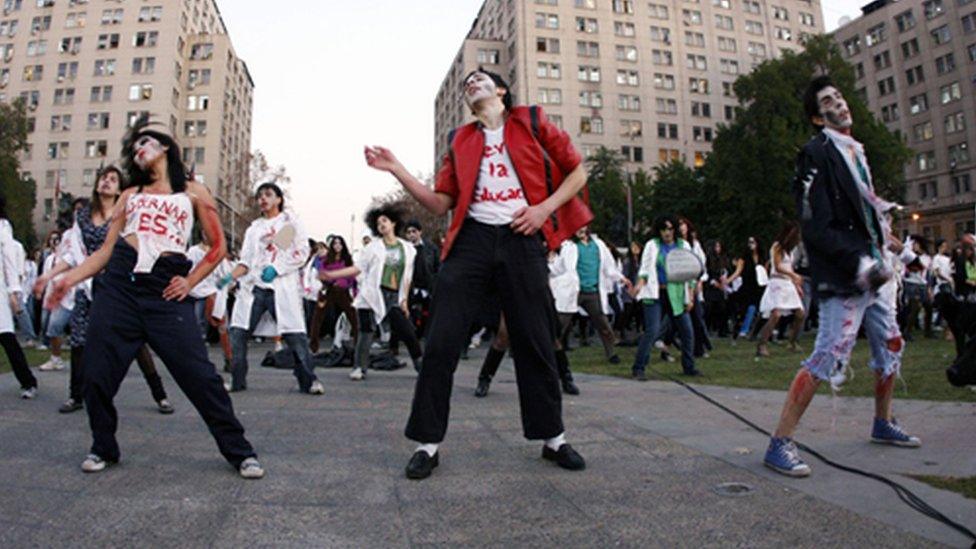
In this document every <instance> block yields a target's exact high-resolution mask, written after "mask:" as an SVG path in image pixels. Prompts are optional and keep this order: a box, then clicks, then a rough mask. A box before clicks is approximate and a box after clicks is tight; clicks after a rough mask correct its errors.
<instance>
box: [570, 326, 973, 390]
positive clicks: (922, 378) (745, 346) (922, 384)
mask: <svg viewBox="0 0 976 549" xmlns="http://www.w3.org/2000/svg"><path fill="white" fill-rule="evenodd" d="M813 338H814V335H813V334H812V333H810V334H805V335H804V336H803V337H802V338H801V339H800V346H801V347H802V348H803V351H802V352H799V353H792V352H790V351H789V350H787V348H786V346H785V345H775V344H773V345H770V346H769V350H770V353H772V356H771V357H769V358H764V359H761V360H759V361H756V360H755V358H754V356H755V352H756V346H755V343H752V342H749V341H739V342H738V343H737V344H736V345H732V342H731V340H729V339H715V340H713V344H714V346H715V349H714V350H713V351H712V353H711V356H710V357H709V358H706V359H699V360H697V361H696V365H697V366H698V369H699V370H701V371H702V373H703V374H704V375H703V376H702V377H697V378H690V379H693V380H694V382H695V383H698V384H703V385H724V386H728V387H745V388H755V389H777V390H783V391H785V390H786V388H787V387H788V386H789V384H790V381H791V380H792V379H793V376H794V375H795V374H796V370H797V368H798V367H799V365H800V361H801V360H803V359H804V358H806V356H807V354H808V353H809V352H810V349H811V348H812V347H813ZM636 351H637V348H636V347H619V348H618V349H617V352H618V354H619V355H620V359H621V362H620V364H617V365H613V364H609V363H608V362H607V361H606V359H604V357H603V348H602V346H601V345H600V342H599V339H597V338H592V341H591V344H590V346H589V347H579V348H577V349H575V350H573V351H571V352H570V353H569V361H570V365H571V367H572V369H573V371H574V372H585V373H590V374H602V375H609V376H617V377H626V378H629V377H630V367H631V364H633V361H634V354H635V353H636ZM672 354H673V355H674V357H675V358H676V359H677V358H679V355H678V353H677V351H676V350H672ZM659 355H660V353H659V352H656V351H655V352H653V353H652V355H651V363H650V368H653V369H655V370H658V371H660V372H663V373H666V374H670V375H677V374H679V373H680V372H681V365H680V363H679V362H672V363H663V362H662V361H661V359H660V356H659ZM954 356H955V344H953V343H952V342H950V341H944V340H941V339H938V340H932V339H921V338H918V339H916V340H915V341H914V342H909V343H907V344H906V347H905V353H904V357H903V367H902V378H903V379H904V382H905V383H904V384H902V383H901V382H898V384H897V386H896V389H895V391H896V392H895V395H896V397H897V398H913V399H922V400H949V401H959V402H976V392H973V391H972V390H970V389H968V388H957V387H953V386H951V385H949V382H948V381H946V376H945V369H946V367H947V366H948V365H949V364H950V362H951V361H952V359H953V357H954ZM867 362H868V346H867V341H866V340H863V339H861V340H858V342H857V345H856V347H855V348H854V356H853V358H852V365H853V367H854V379H853V380H850V381H848V383H847V384H846V385H845V386H844V388H843V391H842V393H841V394H843V395H851V396H872V395H873V394H874V375H873V374H872V373H871V371H869V370H868V368H867ZM648 375H649V376H651V377H652V378H654V377H655V376H654V375H653V373H652V372H650V370H648ZM905 385H907V388H906V387H905ZM820 391H821V392H823V393H829V392H830V389H829V387H827V385H826V384H823V385H822V387H821V389H820Z"/></svg>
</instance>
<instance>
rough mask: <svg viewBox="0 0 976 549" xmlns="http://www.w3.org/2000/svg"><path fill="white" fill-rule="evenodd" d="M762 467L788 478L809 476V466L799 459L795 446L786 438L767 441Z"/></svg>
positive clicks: (773, 438)
mask: <svg viewBox="0 0 976 549" xmlns="http://www.w3.org/2000/svg"><path fill="white" fill-rule="evenodd" d="M763 465H765V466H766V467H769V468H770V469H772V470H773V471H776V472H777V473H782V474H784V475H786V476H789V477H808V476H810V466H809V465H807V464H806V463H804V462H803V460H802V459H800V452H799V451H798V450H797V449H796V444H794V443H793V440H792V439H790V438H787V437H782V438H776V437H772V438H770V439H769V448H768V449H766V457H765V458H764V459H763Z"/></svg>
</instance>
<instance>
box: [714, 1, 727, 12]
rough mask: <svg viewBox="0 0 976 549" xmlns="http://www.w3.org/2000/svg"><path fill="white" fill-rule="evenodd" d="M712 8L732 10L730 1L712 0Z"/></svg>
mask: <svg viewBox="0 0 976 549" xmlns="http://www.w3.org/2000/svg"><path fill="white" fill-rule="evenodd" d="M712 6H714V7H716V8H722V9H725V10H730V9H732V0H712Z"/></svg>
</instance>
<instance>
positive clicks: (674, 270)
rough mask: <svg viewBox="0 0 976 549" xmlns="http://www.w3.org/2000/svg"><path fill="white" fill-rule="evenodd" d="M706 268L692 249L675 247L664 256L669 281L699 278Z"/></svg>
mask: <svg viewBox="0 0 976 549" xmlns="http://www.w3.org/2000/svg"><path fill="white" fill-rule="evenodd" d="M704 270H705V269H704V265H702V262H701V259H699V258H698V256H697V255H695V252H693V251H691V250H686V249H684V248H675V249H674V250H671V251H670V252H668V255H667V256H666V257H665V258H664V272H665V273H666V274H667V275H668V282H688V281H690V280H697V279H699V278H701V275H702V273H703V272H704Z"/></svg>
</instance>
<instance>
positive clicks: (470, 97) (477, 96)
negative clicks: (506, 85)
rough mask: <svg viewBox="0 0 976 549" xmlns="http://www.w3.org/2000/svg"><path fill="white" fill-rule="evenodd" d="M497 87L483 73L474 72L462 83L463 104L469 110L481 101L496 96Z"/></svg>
mask: <svg viewBox="0 0 976 549" xmlns="http://www.w3.org/2000/svg"><path fill="white" fill-rule="evenodd" d="M498 95H499V93H498V87H497V86H496V85H495V81H494V80H492V79H491V77H490V76H488V75H487V74H485V73H483V72H476V73H474V74H472V75H471V76H469V77H468V79H467V80H465V81H464V102H465V103H467V105H468V107H469V108H474V105H475V103H477V102H478V101H481V100H482V99H488V98H490V97H495V96H498Z"/></svg>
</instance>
